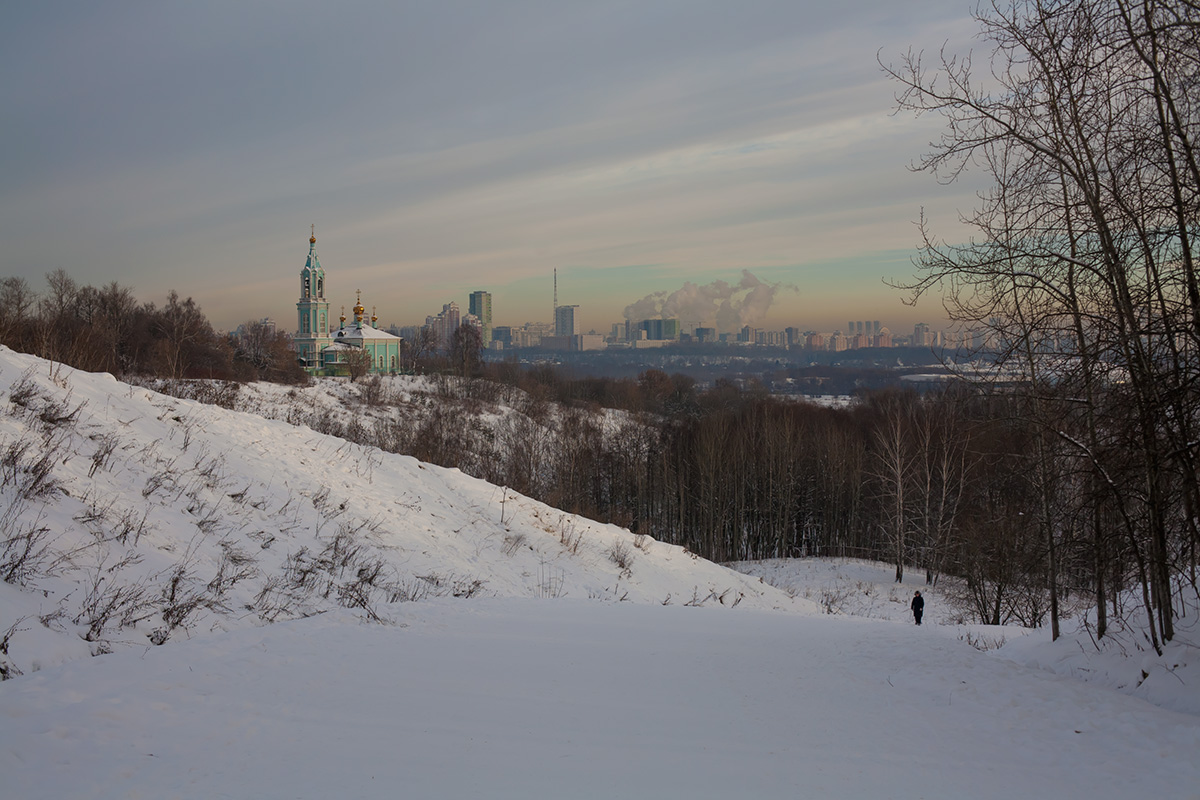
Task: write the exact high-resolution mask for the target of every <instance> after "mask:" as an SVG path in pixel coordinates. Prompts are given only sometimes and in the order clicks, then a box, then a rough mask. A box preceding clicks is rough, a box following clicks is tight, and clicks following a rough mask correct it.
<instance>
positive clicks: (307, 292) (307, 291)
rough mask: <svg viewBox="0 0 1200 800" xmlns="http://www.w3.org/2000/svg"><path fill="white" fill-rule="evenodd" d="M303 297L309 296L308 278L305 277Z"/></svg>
mask: <svg viewBox="0 0 1200 800" xmlns="http://www.w3.org/2000/svg"><path fill="white" fill-rule="evenodd" d="M304 296H305V297H308V296H309V277H308V276H307V275H305V276H304Z"/></svg>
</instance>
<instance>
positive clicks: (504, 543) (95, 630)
mask: <svg viewBox="0 0 1200 800" xmlns="http://www.w3.org/2000/svg"><path fill="white" fill-rule="evenodd" d="M331 413H336V409H331ZM346 413H349V412H346ZM0 520H2V521H0V541H3V542H5V544H3V545H2V548H3V549H2V551H0V577H2V578H4V582H3V583H0V601H2V602H0V636H2V637H4V645H5V646H4V648H3V649H2V650H0V665H2V666H3V669H4V670H5V672H6V674H8V675H9V676H13V675H17V674H21V673H29V672H32V671H35V670H37V669H39V668H42V667H45V666H47V665H49V664H54V663H58V662H60V661H63V660H66V659H70V658H77V657H86V656H87V655H90V654H96V653H100V652H106V651H110V650H113V649H118V648H121V647H125V646H133V647H140V646H144V645H146V644H148V643H151V644H155V645H158V644H163V643H166V642H169V641H173V640H178V639H180V638H186V637H188V636H191V635H194V634H196V633H200V632H204V631H211V630H231V629H234V628H240V627H247V626H255V625H261V624H263V623H265V622H271V621H277V620H282V619H289V618H296V617H305V616H311V615H313V614H317V613H322V612H325V611H328V610H330V609H334V608H351V609H354V610H356V612H357V613H358V614H360V615H361V616H362V617H364V618H367V619H371V620H378V621H384V622H386V621H388V620H389V619H391V618H392V617H393V616H394V613H395V609H396V608H397V606H398V604H401V603H403V602H405V601H411V600H421V599H427V598H430V597H436V596H455V597H460V598H467V597H531V598H536V597H556V598H557V597H569V598H582V599H594V600H609V601H631V602H638V603H655V604H664V605H666V604H673V605H695V606H698V605H716V606H727V607H730V608H733V607H747V608H749V607H753V608H783V607H793V606H794V605H795V604H796V603H795V601H793V600H792V599H791V598H789V597H788V596H787V594H786V593H784V592H782V591H780V590H778V589H775V588H774V587H771V586H769V585H767V584H765V583H763V582H761V581H759V580H757V579H755V578H751V577H747V576H745V575H741V574H739V573H736V572H734V571H732V570H729V569H725V568H723V567H719V566H717V565H715V564H712V563H709V562H706V561H704V560H703V559H699V558H697V557H696V556H694V555H692V554H689V553H687V552H686V551H684V550H683V549H681V548H679V547H675V546H671V545H666V544H662V543H660V542H655V541H653V540H651V539H649V538H647V537H644V536H642V537H638V536H634V535H631V534H630V533H629V532H628V531H625V530H622V529H619V528H616V527H613V526H609V525H600V524H597V523H594V522H591V521H589V520H586V519H583V518H579V517H575V516H572V515H570V514H564V513H562V512H560V511H557V510H555V509H553V508H550V507H548V506H546V505H543V504H541V503H537V502H534V501H532V500H529V499H528V498H525V497H521V496H519V495H516V494H514V493H513V492H511V491H509V490H505V489H502V488H500V487H496V486H493V485H490V484H487V483H484V482H483V481H480V480H476V479H473V478H470V477H467V476H465V475H463V474H462V473H461V472H459V471H457V470H446V469H441V468H438V467H434V466H431V465H428V464H422V463H420V462H418V461H416V460H415V459H412V458H408V457H404V456H397V455H393V454H389V453H384V452H381V451H379V450H377V449H374V448H365V447H360V446H357V445H354V444H350V443H347V442H346V441H344V440H342V439H338V438H334V437H331V436H327V435H324V434H320V433H315V432H313V431H312V430H311V429H309V428H307V427H304V426H295V425H291V424H288V423H287V422H284V421H279V420H271V419H264V418H262V417H260V416H256V415H252V414H245V413H239V412H235V411H230V410H226V409H224V408H220V407H217V406H213V405H205V404H202V403H198V402H194V401H190V400H181V399H177V398H172V397H168V396H165V395H161V394H157V393H154V392H151V391H148V390H146V389H143V388H138V387H132V386H129V385H127V384H124V383H121V382H118V381H116V380H115V379H113V378H112V377H111V376H108V375H94V374H88V373H81V372H76V371H73V370H71V369H69V368H66V367H62V366H61V365H57V364H51V363H49V362H45V361H42V360H39V359H36V358H33V357H30V356H25V355H21V354H18V353H15V352H13V351H11V350H8V349H5V348H0Z"/></svg>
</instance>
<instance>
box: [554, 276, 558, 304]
mask: <svg viewBox="0 0 1200 800" xmlns="http://www.w3.org/2000/svg"><path fill="white" fill-rule="evenodd" d="M554 313H556V314H557V313H558V267H555V268H554Z"/></svg>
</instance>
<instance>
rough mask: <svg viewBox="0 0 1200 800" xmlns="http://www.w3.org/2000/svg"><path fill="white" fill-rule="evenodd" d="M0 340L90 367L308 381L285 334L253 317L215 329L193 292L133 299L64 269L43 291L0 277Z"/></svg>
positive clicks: (167, 375)
mask: <svg viewBox="0 0 1200 800" xmlns="http://www.w3.org/2000/svg"><path fill="white" fill-rule="evenodd" d="M0 344H4V345H6V346H8V347H11V348H12V349H14V350H18V351H21V352H25V353H31V354H33V355H36V356H39V357H41V358H46V359H49V360H52V361H57V362H61V363H64V364H67V365H69V366H72V367H75V368H77V369H82V370H87V371H89V372H110V373H112V374H114V375H118V376H122V377H131V376H143V377H154V378H164V379H174V380H178V379H181V378H212V379H218V380H237V381H247V380H272V381H280V382H302V381H304V380H307V378H306V376H305V375H304V372H303V371H302V370H301V369H300V368H299V365H298V364H297V363H296V357H295V354H294V353H293V352H292V351H291V348H290V345H289V341H288V338H287V336H286V335H285V334H283V333H282V332H279V331H275V330H274V329H272V328H271V327H269V326H267V325H266V324H264V323H262V322H259V321H249V322H247V323H246V324H245V325H243V326H242V330H241V333H240V335H237V336H231V335H228V334H221V333H218V332H217V331H216V330H214V329H213V327H212V325H211V324H210V323H209V321H208V319H207V318H206V317H205V316H204V314H203V312H201V310H200V307H199V306H198V305H196V303H195V301H194V300H192V298H190V297H188V298H186V299H185V298H180V297H179V295H178V294H177V293H176V292H174V291H171V292H170V293H168V295H167V298H166V303H165V304H164V305H162V306H156V305H155V304H154V303H142V302H139V301H138V300H137V299H136V298H135V297H134V295H133V290H132V289H130V288H129V287H125V286H121V285H120V284H118V283H117V282H116V281H113V282H112V283H109V284H107V285H105V286H102V287H100V288H97V287H94V286H80V285H79V284H77V283H76V282H75V281H74V279H72V278H71V277H70V276H69V275H68V274H67V273H66V272H65V271H64V270H61V269H60V270H55V271H53V272H51V273H50V274H49V275H47V276H46V288H45V289H44V291H42V292H41V293H39V292H37V291H35V290H34V289H33V287H31V286H30V285H29V283H28V282H27V281H26V280H25V279H24V278H20V277H8V278H4V279H3V280H0Z"/></svg>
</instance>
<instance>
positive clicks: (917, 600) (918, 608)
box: [911, 592, 925, 625]
mask: <svg viewBox="0 0 1200 800" xmlns="http://www.w3.org/2000/svg"><path fill="white" fill-rule="evenodd" d="M911 606H912V612H913V619H915V620H916V621H917V624H918V625H920V624H921V615H922V614H924V613H925V598H924V597H921V593H920V592H917V593H916V594H914V595H913V599H912V603H911Z"/></svg>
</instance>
